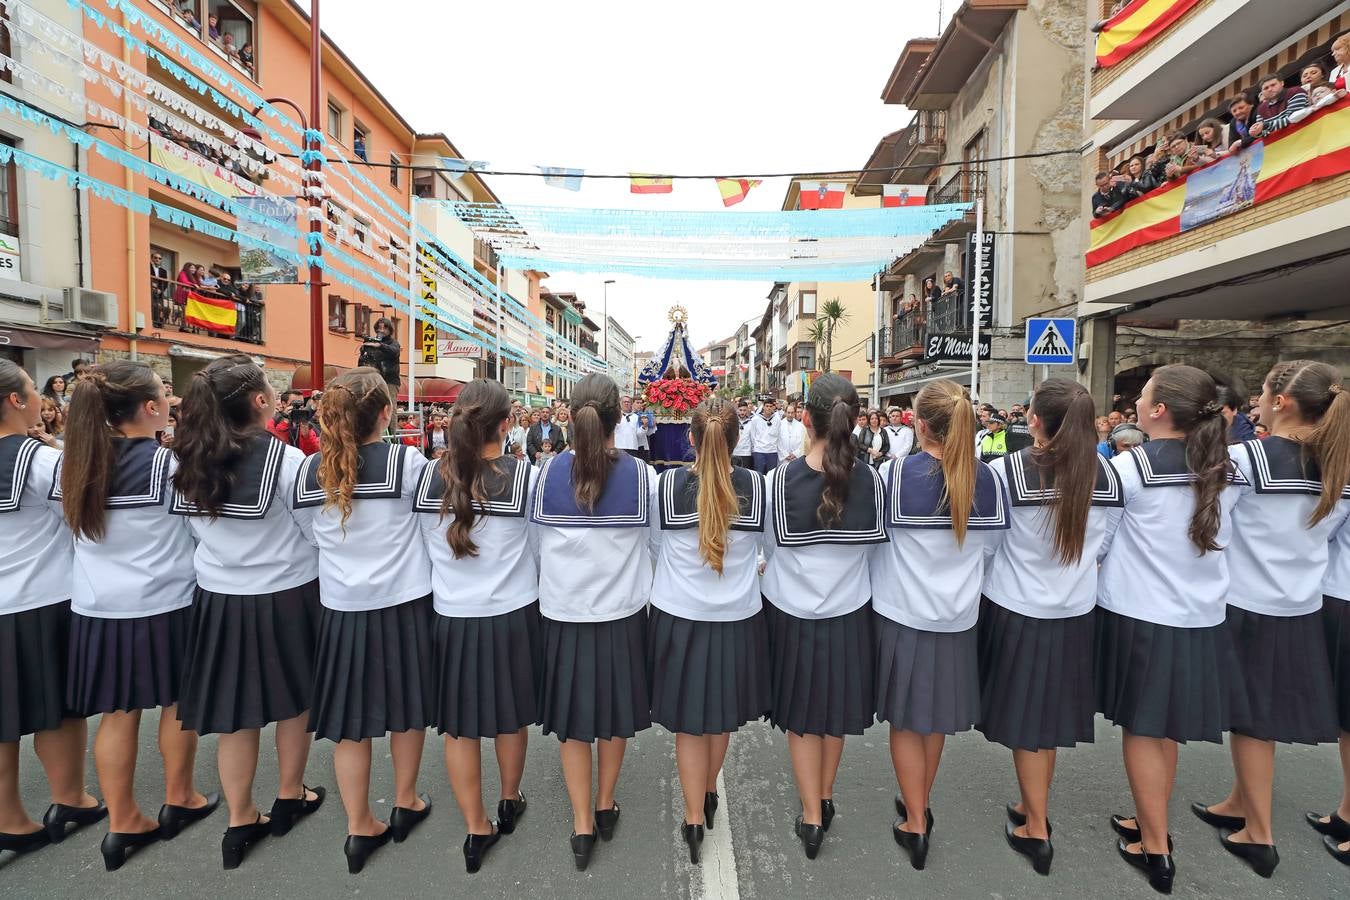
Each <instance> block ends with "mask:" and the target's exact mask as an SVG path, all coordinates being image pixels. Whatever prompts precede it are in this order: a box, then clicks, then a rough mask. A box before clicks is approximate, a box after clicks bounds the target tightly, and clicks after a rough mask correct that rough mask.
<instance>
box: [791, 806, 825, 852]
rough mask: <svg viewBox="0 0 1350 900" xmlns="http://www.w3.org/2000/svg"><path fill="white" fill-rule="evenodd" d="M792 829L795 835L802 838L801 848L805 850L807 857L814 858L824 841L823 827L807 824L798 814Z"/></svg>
mask: <svg viewBox="0 0 1350 900" xmlns="http://www.w3.org/2000/svg"><path fill="white" fill-rule="evenodd" d="M792 830H793V831H795V832H796V833H797V837H799V838H801V839H802V849H803V850H805V851H806V858H807V859H815V858H816V855H817V854H819V853H820V845H821V844H823V843H825V829H824V827H823V826H820V825H807V824H806V823H805V822H803V821H802V817H801V816H798V817H797V821H796V823H794V824H793V826H792Z"/></svg>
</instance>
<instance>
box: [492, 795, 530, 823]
mask: <svg viewBox="0 0 1350 900" xmlns="http://www.w3.org/2000/svg"><path fill="white" fill-rule="evenodd" d="M523 815H525V792H524V791H521V790H517V791H516V799H514V800H501V801H498V803H497V833H498V834H513V833H514V832H515V830H516V819H519V818H520V817H521V816H523Z"/></svg>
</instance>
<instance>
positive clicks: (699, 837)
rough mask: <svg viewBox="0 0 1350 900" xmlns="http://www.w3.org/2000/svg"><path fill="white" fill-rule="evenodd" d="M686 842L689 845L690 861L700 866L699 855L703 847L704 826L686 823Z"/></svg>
mask: <svg viewBox="0 0 1350 900" xmlns="http://www.w3.org/2000/svg"><path fill="white" fill-rule="evenodd" d="M684 842H685V843H686V844H688V845H689V861H690V862H691V863H693V864H694V865H698V853H699V850H700V848H702V847H703V826H702V825H690V824H689V823H688V822H685V823H684Z"/></svg>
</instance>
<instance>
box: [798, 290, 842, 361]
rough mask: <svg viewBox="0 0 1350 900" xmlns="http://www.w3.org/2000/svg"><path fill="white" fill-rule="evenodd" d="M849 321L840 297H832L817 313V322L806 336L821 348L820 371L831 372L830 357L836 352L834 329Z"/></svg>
mask: <svg viewBox="0 0 1350 900" xmlns="http://www.w3.org/2000/svg"><path fill="white" fill-rule="evenodd" d="M847 321H848V309H847V308H845V306H844V304H843V301H841V300H840V299H839V298H838V297H831V298H830V299H829V300H826V301H825V302H824V303H822V304H821V305H820V308H819V309H818V310H817V311H816V320H815V322H813V323H812V324H811V327H810V328H809V329H808V330H807V332H806V336H807V337H808V338H810V339H811V342H812V343H814V344H815V345H816V346H818V347H820V371H822V372H828V371H830V356H831V355H832V353H833V351H834V329H835V328H836V327H838V326H839V325H841V324H842V323H844V322H847Z"/></svg>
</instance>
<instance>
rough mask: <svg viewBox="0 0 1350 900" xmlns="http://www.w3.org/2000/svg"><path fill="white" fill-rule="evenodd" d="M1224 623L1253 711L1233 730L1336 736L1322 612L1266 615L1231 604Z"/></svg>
mask: <svg viewBox="0 0 1350 900" xmlns="http://www.w3.org/2000/svg"><path fill="white" fill-rule="evenodd" d="M1225 624H1226V625H1227V626H1228V631H1229V633H1230V634H1231V635H1232V636H1233V645H1234V647H1235V648H1236V649H1237V655H1238V666H1239V667H1240V670H1239V675H1238V677H1239V678H1240V679H1241V681H1242V685H1243V687H1244V688H1245V690H1246V694H1247V707H1248V710H1249V713H1250V715H1249V716H1248V718H1247V719H1246V720H1245V721H1243V722H1241V723H1234V725H1233V733H1234V734H1242V735H1246V736H1247V737H1253V738H1256V739H1258V740H1262V741H1281V742H1283V743H1289V744H1325V743H1330V742H1333V741H1335V740H1336V738H1337V737H1339V735H1340V728H1339V727H1338V726H1337V722H1336V696H1335V691H1334V690H1333V686H1332V673H1331V664H1330V662H1328V661H1327V645H1326V637H1325V635H1324V634H1323V625H1322V613H1321V612H1320V611H1319V612H1314V613H1308V614H1307V615H1305V616H1267V615H1262V614H1260V613H1254V612H1248V611H1247V610H1245V609H1239V608H1238V607H1236V606H1230V607H1228V617H1227V621H1226V623H1225Z"/></svg>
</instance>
